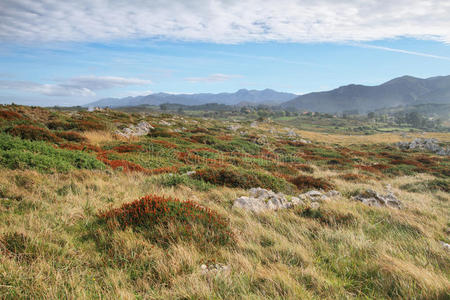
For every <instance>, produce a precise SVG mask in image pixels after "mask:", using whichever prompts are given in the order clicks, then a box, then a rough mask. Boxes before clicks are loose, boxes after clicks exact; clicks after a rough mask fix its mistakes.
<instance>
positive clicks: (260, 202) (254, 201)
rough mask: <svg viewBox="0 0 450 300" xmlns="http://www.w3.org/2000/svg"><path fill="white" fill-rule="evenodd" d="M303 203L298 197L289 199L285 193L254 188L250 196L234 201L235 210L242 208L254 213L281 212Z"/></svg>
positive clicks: (250, 191)
mask: <svg viewBox="0 0 450 300" xmlns="http://www.w3.org/2000/svg"><path fill="white" fill-rule="evenodd" d="M302 204H303V201H302V200H301V199H299V198H297V197H289V196H286V195H284V194H283V193H274V192H273V191H271V190H266V189H263V188H259V187H258V188H252V189H250V190H249V196H242V197H239V198H237V199H236V200H234V204H233V208H242V209H246V210H250V211H253V212H261V211H265V210H279V209H287V208H291V207H293V206H294V205H302Z"/></svg>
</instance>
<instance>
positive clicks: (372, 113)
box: [367, 111, 375, 119]
mask: <svg viewBox="0 0 450 300" xmlns="http://www.w3.org/2000/svg"><path fill="white" fill-rule="evenodd" d="M367 118H369V119H373V118H375V113H374V112H373V111H371V112H369V113H368V114H367Z"/></svg>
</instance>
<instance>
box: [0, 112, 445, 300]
mask: <svg viewBox="0 0 450 300" xmlns="http://www.w3.org/2000/svg"><path fill="white" fill-rule="evenodd" d="M292 120H294V119H291V118H284V119H280V120H277V119H275V120H274V121H261V122H256V123H252V124H251V122H250V121H247V120H245V118H240V119H239V118H238V120H236V121H235V122H234V121H227V120H222V119H209V118H201V117H192V116H186V115H176V114H166V113H146V114H141V113H138V112H134V113H125V112H119V111H112V110H101V111H94V112H87V111H75V110H72V111H64V110H52V109H45V108H40V107H25V106H17V105H12V106H2V107H0V172H1V173H0V174H1V175H0V298H2V299H17V298H27V299H29V298H32V299H41V298H71V299H83V298H85V299H92V298H94V299H95V298H111V299H118V298H119V299H120V298H122V299H346V298H359V299H373V298H378V299H449V297H450V293H449V291H450V252H449V251H448V250H446V249H445V248H444V247H443V243H450V203H449V200H450V196H449V195H450V194H449V192H450V180H449V176H450V158H449V157H448V156H438V155H435V154H432V153H428V152H424V151H412V150H401V149H399V148H397V147H396V146H395V145H394V143H395V142H398V141H404V140H411V139H413V138H414V137H433V138H437V139H439V141H441V142H442V143H443V144H445V145H448V144H449V143H450V134H449V133H439V132H425V133H422V132H419V131H418V130H412V131H411V132H409V131H410V130H408V137H405V136H404V135H402V134H401V133H397V132H389V133H381V132H378V133H375V131H373V132H368V133H375V134H367V135H365V134H359V135H348V134H344V132H345V130H325V129H324V130H314V131H311V130H308V126H310V127H314V124H312V125H311V123H310V125H307V124H306V125H304V127H300V128H301V129H297V128H286V127H287V126H290V127H298V126H296V125H295V124H293V123H289V122H291V121H292ZM141 122H147V123H148V124H150V125H151V126H152V128H153V129H151V130H150V131H149V132H148V133H146V134H144V135H140V136H129V137H126V136H124V135H123V134H119V132H126V131H124V129H125V128H130V127H131V125H136V126H137V125H138V124H139V123H141ZM305 122H306V121H305ZM335 122H340V121H339V120H337V121H335ZM141 124H142V123H141ZM330 126H331V125H330ZM336 126H338V125H336ZM338 127H339V126H338ZM341 127H342V126H341ZM318 131H320V132H318ZM389 131H390V130H389ZM309 141H310V143H309ZM386 185H391V186H392V190H393V191H394V193H395V194H396V195H397V197H398V198H399V199H400V200H401V202H402V203H403V205H404V207H403V208H402V209H393V208H389V207H370V206H366V205H364V204H362V203H360V202H358V201H355V200H353V199H352V196H354V195H357V194H359V193H360V192H362V191H364V190H365V189H367V188H371V189H374V190H376V191H379V192H383V191H384V190H385V186H386ZM252 187H262V188H265V189H269V190H272V191H274V192H282V193H284V194H286V195H290V196H296V195H298V194H299V193H301V192H306V191H309V190H312V189H319V190H320V189H323V190H328V189H335V190H338V191H339V192H340V193H341V195H342V196H340V197H337V198H333V199H331V200H330V201H325V202H323V203H321V205H320V207H319V208H313V207H311V205H310V203H305V204H304V205H301V206H295V207H294V208H292V209H286V210H278V211H267V212H262V213H251V212H248V211H245V210H241V209H234V208H232V206H233V201H234V200H235V199H236V198H238V197H240V196H243V195H248V189H250V188H252ZM212 264H214V265H215V264H217V265H220V266H227V268H226V269H223V270H220V271H208V272H205V271H204V270H203V269H202V268H201V266H202V265H208V266H209V265H212Z"/></svg>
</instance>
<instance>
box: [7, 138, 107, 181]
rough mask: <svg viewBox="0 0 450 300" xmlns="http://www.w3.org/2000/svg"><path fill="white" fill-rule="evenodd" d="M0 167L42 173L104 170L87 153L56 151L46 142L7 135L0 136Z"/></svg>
mask: <svg viewBox="0 0 450 300" xmlns="http://www.w3.org/2000/svg"><path fill="white" fill-rule="evenodd" d="M0 166H3V167H5V168H9V169H30V168H31V169H36V170H38V171H41V172H51V171H58V172H68V171H70V170H73V169H103V168H104V164H103V163H101V162H100V161H98V160H97V159H96V158H95V157H93V156H91V155H89V154H87V153H84V152H81V151H71V150H63V149H55V148H54V147H52V146H51V145H50V144H48V143H45V142H41V141H28V140H22V139H20V138H17V137H12V136H10V135H7V134H0Z"/></svg>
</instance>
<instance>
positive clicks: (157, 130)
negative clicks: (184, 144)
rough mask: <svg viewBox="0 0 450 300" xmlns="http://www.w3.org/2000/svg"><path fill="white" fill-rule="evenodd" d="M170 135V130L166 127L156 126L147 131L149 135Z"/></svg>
mask: <svg viewBox="0 0 450 300" xmlns="http://www.w3.org/2000/svg"><path fill="white" fill-rule="evenodd" d="M172 135H173V134H172V132H170V131H169V130H168V129H166V128H161V127H156V128H154V129H152V130H151V131H150V132H149V133H148V136H151V137H171V136H172Z"/></svg>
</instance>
